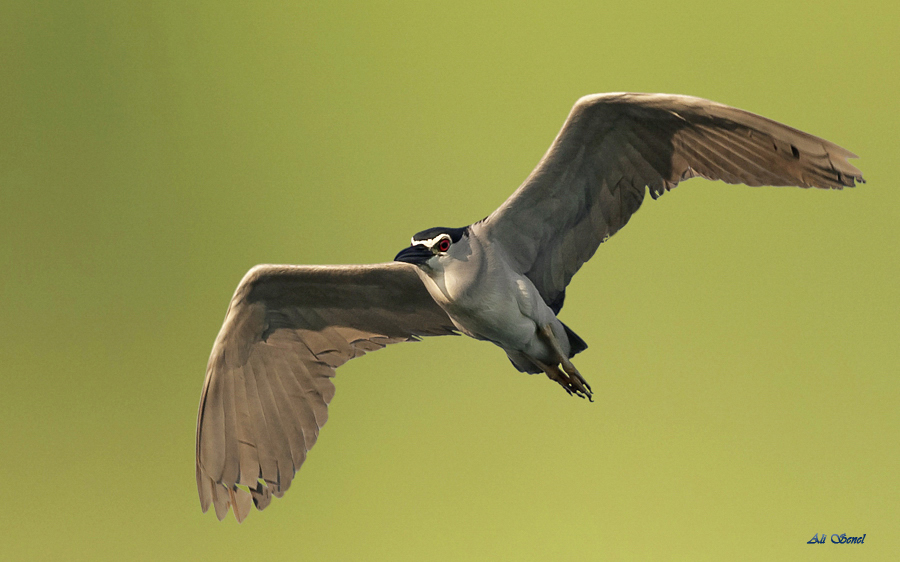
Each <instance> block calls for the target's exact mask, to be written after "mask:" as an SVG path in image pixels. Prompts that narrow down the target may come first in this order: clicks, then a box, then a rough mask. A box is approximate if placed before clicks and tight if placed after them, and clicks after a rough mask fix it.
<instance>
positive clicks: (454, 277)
mask: <svg viewBox="0 0 900 562" xmlns="http://www.w3.org/2000/svg"><path fill="white" fill-rule="evenodd" d="M417 272H418V274H419V278H420V279H422V283H423V284H424V285H425V288H426V289H427V290H428V293H429V294H430V295H431V297H432V298H433V299H434V301H435V302H436V303H437V304H438V306H440V307H441V308H442V309H444V312H446V313H447V316H449V317H450V320H451V321H452V322H453V325H454V326H456V328H457V329H458V330H459V331H460V332H462V333H463V334H465V335H467V336H470V337H473V338H475V339H478V340H487V341H490V342H492V343H494V344H496V345H498V346H500V347H501V348H503V350H504V351H506V354H507V355H508V356H509V359H510V361H512V363H513V365H515V366H516V368H517V369H519V370H520V371H523V372H527V373H539V372H541V370H540V369H539V368H537V367H536V366H535V365H533V364H532V363H531V362H530V361H529V360H528V359H527V357H533V358H535V359H538V360H540V361H541V362H543V363H552V362H553V360H554V354H553V350H552V349H550V348H549V346H548V344H547V343H546V342H544V341H543V340H542V339H541V338H539V337H538V330H537V329H538V327H539V326H544V325H548V324H549V325H550V326H552V329H553V333H554V334H555V335H556V337H557V338H558V339H559V340H560V344H561V345H562V346H563V351H564V353H565V354H566V356H567V357H570V355H569V352H570V345H569V341H568V338H567V337H566V332H565V329H564V328H563V324H562V322H560V321H559V319H558V318H557V317H556V314H555V313H554V312H553V310H551V309H550V307H549V306H547V304H546V303H545V302H544V299H543V298H542V297H541V294H540V291H538V289H537V287H535V286H534V283H532V282H531V280H530V279H529V278H528V277H527V276H526V275H524V274H522V273H520V272H518V271H516V270H515V268H514V267H513V265H512V264H511V263H510V259H509V258H508V257H507V255H506V252H505V251H504V250H503V247H502V246H498V245H492V244H491V242H490V239H489V238H487V237H486V236H485V235H484V229H483V227H482V226H481V225H480V224H474V225H472V226H471V227H470V229H469V233H468V235H467V236H463V237H462V238H461V239H460V241H459V242H457V243H454V244H453V245H452V246H451V247H450V251H449V252H447V255H446V256H434V257H432V258H430V259H429V260H428V261H427V262H425V263H424V264H423V265H422V266H421V267H419V268H418V269H417Z"/></svg>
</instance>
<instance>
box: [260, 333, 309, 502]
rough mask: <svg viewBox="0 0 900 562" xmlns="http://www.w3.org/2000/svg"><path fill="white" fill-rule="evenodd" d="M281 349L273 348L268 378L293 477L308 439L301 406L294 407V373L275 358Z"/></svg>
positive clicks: (304, 455) (299, 464) (267, 366)
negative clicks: (288, 450) (278, 414)
mask: <svg viewBox="0 0 900 562" xmlns="http://www.w3.org/2000/svg"><path fill="white" fill-rule="evenodd" d="M279 351H280V350H278V349H273V350H272V352H273V353H272V354H271V355H272V359H273V360H271V361H269V362H268V364H267V365H266V369H267V372H268V373H269V377H268V378H269V383H270V385H271V388H272V394H273V397H274V398H275V403H276V404H277V405H278V411H279V412H280V414H281V415H280V419H281V425H282V428H283V429H284V433H285V435H286V437H287V440H288V444H289V445H290V448H291V463H292V465H293V472H292V473H291V477H292V478H293V475H294V474H295V473H296V472H297V470H299V469H300V466H301V465H302V464H303V461H305V460H306V440H305V438H304V436H303V426H302V423H301V421H300V412H299V411H298V410H299V408H295V407H294V404H295V403H296V402H295V401H294V400H293V399H292V398H293V395H292V394H291V392H290V391H291V390H292V386H291V384H290V383H291V381H292V379H293V374H292V373H291V372H290V369H287V368H286V366H284V365H282V364H281V363H280V362H279V361H276V360H274V359H276V357H277V356H278V355H280V353H278V352H279ZM295 384H296V383H295ZM285 490H287V488H285Z"/></svg>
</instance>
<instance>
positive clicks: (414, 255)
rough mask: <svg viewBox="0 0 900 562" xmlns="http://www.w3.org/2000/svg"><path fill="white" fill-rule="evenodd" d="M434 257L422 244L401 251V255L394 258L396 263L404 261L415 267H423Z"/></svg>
mask: <svg viewBox="0 0 900 562" xmlns="http://www.w3.org/2000/svg"><path fill="white" fill-rule="evenodd" d="M432 256H434V254H433V253H431V250H429V249H428V248H426V247H425V246H423V245H421V244H416V245H415V246H410V247H409V248H404V249H402V250H400V253H399V254H397V256H396V257H395V258H394V261H403V262H406V263H411V264H413V265H422V264H423V263H425V262H427V261H428V260H430V259H431V258H432Z"/></svg>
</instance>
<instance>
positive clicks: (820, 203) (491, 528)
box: [0, 0, 900, 560]
mask: <svg viewBox="0 0 900 562" xmlns="http://www.w3.org/2000/svg"><path fill="white" fill-rule="evenodd" d="M898 21H900V8H898V4H897V3H896V2H892V1H885V2H856V3H853V2H838V1H830V0H829V1H824V2H819V3H816V4H815V6H814V7H813V6H812V5H810V6H809V7H807V6H806V5H805V3H802V2H801V3H785V2H774V1H765V2H754V3H737V2H736V3H729V2H694V1H688V2H680V3H669V2H657V3H652V4H644V3H632V2H617V3H608V2H596V1H591V2H582V3H561V4H560V3H541V4H538V5H534V6H528V5H523V4H521V3H520V2H506V3H498V4H492V5H485V4H484V3H482V2H456V3H453V4H452V7H451V5H450V3H434V4H429V3H422V2H379V3H356V2H345V1H333V2H322V3H310V2H276V3H248V2H231V1H227V2H223V1H221V0H219V1H215V2H212V1H207V2H199V1H188V2H184V1H179V2H174V1H171V2H170V1H149V2H140V3H139V2H128V3H123V2H99V1H98V2H85V1H66V2H31V1H29V2H18V1H12V2H10V1H9V0H7V1H5V2H3V3H2V6H0V70H2V79H0V237H2V238H0V242H2V244H0V296H2V298H0V307H2V322H0V332H2V333H0V342H2V343H0V369H2V387H0V389H2V393H0V427H2V430H0V461H2V462H0V480H2V481H3V483H4V492H3V504H4V507H3V508H2V510H0V529H2V530H0V551H2V552H3V553H4V554H3V555H2V556H3V557H5V556H10V559H73V560H101V559H110V560H167V559H168V560H175V559H186V560H194V559H207V558H208V559H213V558H215V559H219V560H228V559H239V558H244V559H257V560H262V559H266V560H268V559H271V560H277V559H287V560H301V559H308V560H351V559H357V560H363V559H373V560H439V559H483V560H493V559H515V560H549V559H554V558H559V559H569V560H574V559H669V560H675V559H716V560H725V559H731V560H737V559H760V560H799V559H812V560H823V559H825V560H827V559H847V558H859V559H877V558H879V557H882V559H885V558H888V557H889V556H890V553H894V554H896V552H898V550H900V537H898V523H900V492H898V488H900V485H898V474H900V447H898V434H900V413H898V404H900V399H898V397H900V381H898V371H900V351H898V350H900V345H898V337H900V329H898V311H900V291H898V281H897V278H898V275H900V267H898V257H900V250H898V248H900V235H898V229H897V225H898V221H900V210H898V209H900V189H898V186H897V180H896V175H897V170H896V168H897V165H898V160H900V156H898V155H900V151H898V148H900V142H898V140H897V130H898V128H900V117H898V116H900V111H898V109H897V92H898V90H900V72H898V62H897V61H898V60H900V40H898V35H897V27H896V24H897V22H898ZM623 90H626V91H662V92H674V93H685V94H692V95H696V96H702V97H707V98H711V99H714V100H717V101H721V102H724V103H728V104H732V105H736V106H738V107H741V108H745V109H749V110H751V111H755V112H758V113H761V114H763V115H766V116H768V117H771V118H773V119H777V120H781V121H784V122H787V123H788V124H790V125H792V126H795V127H798V128H801V129H804V130H807V131H809V132H812V133H814V134H817V135H821V136H823V137H825V138H828V139H830V140H832V141H835V142H837V143H838V144H840V145H842V146H845V147H847V148H849V149H851V150H853V151H854V152H857V153H858V154H860V155H861V156H862V158H861V159H860V160H858V161H856V164H857V165H858V166H859V167H860V168H861V169H862V170H863V172H864V173H865V176H866V178H867V180H868V182H869V183H868V184H867V185H864V186H861V187H859V188H857V189H854V190H844V191H843V192H836V191H835V192H825V191H810V190H801V189H787V188H748V187H743V186H726V185H724V184H721V183H711V182H704V181H702V180H691V181H690V182H687V183H686V184H682V185H681V186H680V187H679V188H678V189H677V190H675V191H674V192H672V193H670V194H668V195H666V196H665V197H663V198H662V199H660V200H659V201H651V200H649V198H648V200H647V202H646V203H645V206H644V208H642V209H641V210H640V212H639V213H638V214H637V215H636V216H635V218H634V219H633V220H632V221H631V223H630V224H629V225H628V227H627V228H625V229H624V230H623V231H622V232H621V233H619V234H618V235H617V236H615V237H614V238H613V239H612V240H611V241H609V242H608V243H606V244H604V245H603V246H602V247H601V248H600V250H599V251H598V253H597V255H596V256H595V258H594V259H593V260H592V261H591V262H590V263H589V264H588V265H587V266H585V267H584V268H583V269H582V271H581V273H579V274H578V276H576V278H575V280H574V283H573V284H572V286H571V287H570V291H569V293H568V299H567V301H566V307H565V309H564V310H563V312H562V318H563V319H564V320H565V322H566V323H568V324H569V325H570V326H572V327H573V328H574V329H575V330H576V331H577V332H578V333H579V334H580V335H581V336H582V337H583V338H584V339H585V340H587V342H588V343H589V344H590V349H589V350H588V351H587V352H585V353H584V354H582V355H580V356H579V357H578V362H577V364H578V366H579V368H580V369H581V371H582V372H583V373H584V374H585V375H586V376H587V378H588V380H589V381H590V382H591V383H592V384H593V387H594V389H595V390H596V392H597V394H596V396H597V401H596V403H595V404H589V403H587V402H584V401H581V400H577V399H572V398H569V397H568V396H566V395H565V394H564V393H563V392H562V391H561V390H560V389H559V388H558V387H557V386H556V385H555V384H553V383H551V382H550V381H548V380H546V378H545V377H539V376H533V377H528V376H525V375H522V374H519V373H517V372H516V371H515V370H514V369H513V368H512V367H511V366H510V365H509V362H508V361H507V359H506V357H505V356H504V354H503V353H502V352H501V351H500V350H499V349H497V348H495V347H494V346H492V345H489V344H486V343H480V342H476V341H474V340H470V339H467V338H443V339H436V340H430V341H426V342H423V343H418V344H404V345H397V346H393V347H392V348H389V349H387V350H384V351H381V352H378V353H375V354H372V355H369V356H367V357H365V358H364V359H361V360H358V361H353V362H351V363H350V364H348V365H346V366H345V367H343V368H342V369H341V370H340V371H339V373H338V377H337V379H336V385H337V395H336V397H335V399H334V401H333V402H332V408H331V419H330V421H329V422H328V425H327V426H326V427H325V429H324V432H323V434H322V436H321V439H320V441H319V444H318V445H317V446H316V447H315V448H314V449H313V451H312V453H311V454H310V457H309V459H308V461H307V463H306V465H305V466H304V467H303V469H302V471H301V472H300V474H299V475H298V479H297V480H296V481H295V483H294V485H293V487H292V488H291V490H290V492H289V493H288V494H287V495H286V496H285V498H283V499H282V500H278V501H275V502H274V503H273V504H272V506H271V507H270V508H269V509H267V510H266V511H265V512H262V513H259V512H256V511H254V512H253V513H251V516H250V517H249V518H248V520H247V521H246V522H245V523H244V524H243V525H240V526H239V525H237V524H236V523H235V521H234V519H233V518H231V517H229V519H228V520H226V521H225V522H223V523H219V522H218V521H216V519H215V516H214V515H213V514H211V513H207V514H205V515H203V514H201V513H200V507H199V502H198V500H197V496H196V490H195V481H194V429H195V416H196V408H197V403H198V399H199V396H200V388H201V384H202V381H203V377H204V369H205V365H206V360H207V358H208V354H209V350H210V347H211V345H212V342H213V339H214V337H215V335H216V333H217V331H218V329H219V327H220V325H221V322H222V319H223V317H224V313H225V308H226V306H227V304H228V300H229V298H230V297H231V294H232V292H233V290H234V288H235V286H236V285H237V283H238V281H239V280H240V279H241V277H242V275H243V274H244V272H245V271H246V270H247V269H248V268H250V267H251V266H253V265H254V264H257V263H308V264H311V263H371V262H378V261H386V260H390V259H391V258H392V257H393V256H394V254H395V253H396V251H397V250H399V249H400V248H402V247H403V246H405V245H406V244H408V240H409V237H410V235H411V234H412V233H414V232H416V231H418V230H421V229H424V228H427V227H431V226H436V225H445V226H461V225H466V224H469V223H471V222H473V221H475V220H478V219H481V218H482V217H484V216H485V215H486V214H488V213H489V212H490V211H491V210H493V209H494V208H495V207H496V206H497V205H498V204H499V203H500V202H501V201H503V200H504V199H505V198H506V197H507V196H508V195H509V194H510V193H511V192H512V191H513V189H514V188H515V187H516V186H518V185H519V183H520V182H521V181H522V180H523V179H524V178H525V177H526V175H527V174H528V173H529V171H530V170H531V169H532V167H533V166H534V165H535V164H536V163H537V161H538V159H539V158H540V157H541V155H542V154H543V152H544V150H545V149H546V148H547V146H549V144H550V142H551V140H552V139H553V137H554V135H555V134H556V132H557V130H558V129H559V127H560V126H561V124H562V122H563V120H564V119H565V117H566V115H567V113H568V111H569V109H570V107H571V105H572V104H573V103H574V101H575V100H576V99H577V98H578V97H579V96H581V95H583V94H587V93H593V92H606V91H623ZM815 533H818V534H821V533H827V534H828V535H831V534H832V533H837V534H840V533H847V534H848V535H862V534H863V533H866V535H867V538H866V541H865V544H864V545H861V546H848V545H841V546H838V545H832V544H830V543H829V544H825V545H817V546H811V545H808V544H806V541H808V540H809V539H810V538H811V537H812V536H813V534H815Z"/></svg>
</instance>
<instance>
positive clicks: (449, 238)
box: [394, 226, 469, 269]
mask: <svg viewBox="0 0 900 562" xmlns="http://www.w3.org/2000/svg"><path fill="white" fill-rule="evenodd" d="M468 236H469V232H468V227H463V228H446V227H443V226H436V227H434V228H429V229H428V230H423V231H422V232H418V233H416V234H415V235H414V236H413V237H412V241H411V243H410V245H409V247H408V248H404V249H403V250H401V251H400V253H399V254H397V256H396V257H395V258H394V261H402V262H406V263H411V264H413V265H417V266H419V267H428V268H431V269H435V268H436V267H437V266H438V265H439V264H440V263H441V262H442V261H443V260H446V259H453V258H454V257H458V256H456V254H457V253H459V252H460V251H464V248H463V246H466V244H465V242H466V238H467V237H468Z"/></svg>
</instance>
